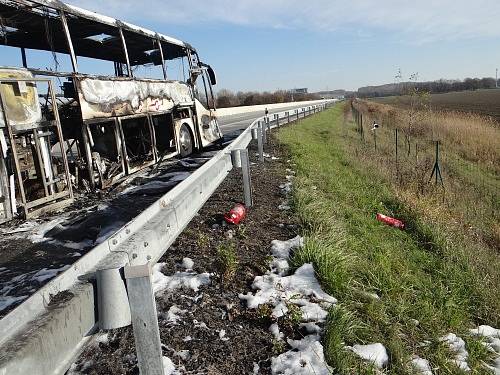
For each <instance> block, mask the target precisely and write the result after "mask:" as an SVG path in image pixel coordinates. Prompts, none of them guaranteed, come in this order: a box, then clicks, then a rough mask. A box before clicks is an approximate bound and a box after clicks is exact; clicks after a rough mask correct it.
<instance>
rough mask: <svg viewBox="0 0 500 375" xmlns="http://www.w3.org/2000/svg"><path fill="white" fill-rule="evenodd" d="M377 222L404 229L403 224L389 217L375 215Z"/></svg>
mask: <svg viewBox="0 0 500 375" xmlns="http://www.w3.org/2000/svg"><path fill="white" fill-rule="evenodd" d="M377 220H378V221H380V222H382V223H385V224H387V225H390V226H391V227H394V228H399V229H405V223H403V222H402V221H401V220H398V219H395V218H393V217H390V216H386V215H383V214H377Z"/></svg>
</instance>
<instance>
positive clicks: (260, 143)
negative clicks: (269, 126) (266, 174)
mask: <svg viewBox="0 0 500 375" xmlns="http://www.w3.org/2000/svg"><path fill="white" fill-rule="evenodd" d="M257 148H258V150H259V161H260V162H261V163H263V162H264V144H263V139H262V124H261V122H260V121H259V123H258V127H257Z"/></svg>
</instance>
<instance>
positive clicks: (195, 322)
mask: <svg viewBox="0 0 500 375" xmlns="http://www.w3.org/2000/svg"><path fill="white" fill-rule="evenodd" d="M193 324H194V328H204V329H208V327H207V325H206V324H205V322H199V321H197V320H196V319H193Z"/></svg>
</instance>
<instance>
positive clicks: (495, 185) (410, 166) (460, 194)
mask: <svg viewBox="0 0 500 375" xmlns="http://www.w3.org/2000/svg"><path fill="white" fill-rule="evenodd" d="M348 115H349V117H350V118H351V120H352V121H345V130H344V133H343V134H344V136H345V137H351V138H352V139H351V142H349V144H350V145H351V146H350V147H351V148H352V149H351V152H353V153H355V154H356V156H357V157H358V158H359V159H360V160H361V161H362V162H364V163H366V164H367V165H369V166H370V167H374V168H377V169H378V170H379V171H380V173H381V174H383V175H385V177H387V178H388V179H389V180H390V181H391V182H393V183H394V184H395V186H397V188H398V191H399V192H400V193H402V194H405V195H406V197H408V196H410V195H412V196H414V197H416V198H418V199H419V200H421V201H422V200H424V201H426V203H427V204H426V207H427V209H429V207H431V208H430V209H431V210H432V207H435V209H436V210H438V211H439V210H442V209H443V208H447V211H448V212H447V213H446V214H447V215H449V216H450V220H455V221H457V220H458V221H459V222H461V223H463V225H465V226H467V227H468V229H472V230H474V231H475V232H476V233H478V236H480V237H481V239H483V240H485V241H486V242H488V243H490V244H492V245H493V246H498V244H499V225H498V217H499V206H500V203H499V191H500V178H499V165H498V163H497V161H498V150H495V149H494V148H493V149H492V150H490V151H489V152H488V153H486V152H484V149H481V147H477V150H476V149H472V148H471V147H469V148H467V147H466V146H467V144H472V145H473V144H474V143H473V142H470V140H467V139H465V138H464V137H466V136H467V134H465V132H464V135H463V137H462V138H460V136H459V137H458V138H457V137H456V136H455V133H456V132H454V133H453V134H452V133H451V131H447V130H446V129H444V127H443V129H440V128H439V124H438V125H436V126H435V129H431V128H429V127H427V128H424V127H423V126H417V122H418V119H416V118H415V117H417V116H418V114H415V116H414V118H413V119H412V118H411V114H408V113H406V114H405V116H407V117H406V118H402V116H401V112H398V111H397V110H388V111H379V110H376V108H374V107H371V106H369V105H366V104H365V103H363V102H359V101H354V102H351V104H350V113H349V114H348ZM412 120H413V121H414V124H413V125H414V126H413V127H412V126H411V121H412ZM428 123H429V122H428ZM428 123H427V124H428ZM409 124H410V125H409ZM427 126H428V125H427ZM497 132H498V128H497V129H496V132H493V133H492V134H493V136H496V137H497V138H496V140H495V142H498V140H499V139H498V133H497ZM467 141H469V142H467ZM494 144H495V143H494V142H493V145H494ZM429 214H431V215H433V214H435V213H433V212H429ZM440 214H441V215H442V214H443V213H440Z"/></svg>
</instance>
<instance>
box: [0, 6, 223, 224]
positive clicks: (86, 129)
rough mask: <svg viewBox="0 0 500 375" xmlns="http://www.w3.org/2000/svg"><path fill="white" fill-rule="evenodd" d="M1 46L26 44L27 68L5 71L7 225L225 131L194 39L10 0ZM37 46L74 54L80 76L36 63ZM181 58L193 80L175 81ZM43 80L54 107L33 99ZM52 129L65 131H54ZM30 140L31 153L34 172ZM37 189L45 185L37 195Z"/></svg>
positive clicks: (0, 17) (1, 169) (0, 113)
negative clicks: (31, 54)
mask: <svg viewBox="0 0 500 375" xmlns="http://www.w3.org/2000/svg"><path fill="white" fill-rule="evenodd" d="M2 39H3V40H2ZM2 42H3V43H2ZM1 44H3V45H6V46H9V47H18V48H20V49H21V58H22V65H23V67H22V68H0V119H1V120H0V133H2V134H0V141H2V142H0V148H1V155H0V156H2V160H1V161H0V194H1V196H2V198H3V211H1V212H0V222H1V221H6V220H9V219H10V218H12V217H13V216H14V214H15V213H16V211H17V209H18V208H20V209H21V212H20V214H21V215H22V216H24V217H25V218H26V217H29V216H32V215H36V214H38V213H40V212H45V211H47V210H49V209H52V208H54V207H61V206H63V205H64V204H67V203H70V202H71V201H72V199H73V186H72V185H74V186H75V188H77V189H81V188H87V189H96V188H106V187H108V186H110V185H111V184H113V183H114V182H116V181H117V180H119V179H121V178H123V177H124V176H126V175H129V174H131V173H134V172H135V171H137V170H140V169H142V168H145V167H146V166H149V165H152V164H154V163H157V162H158V161H160V160H161V159H163V158H166V157H171V156H175V155H181V156H186V155H188V154H189V153H191V152H192V151H193V150H195V149H198V150H199V149H202V148H203V147H206V146H208V145H211V144H213V143H215V142H217V141H218V140H220V139H221V137H222V135H221V132H220V130H219V127H218V123H217V117H216V112H215V111H216V108H215V105H214V103H215V100H214V94H213V88H212V86H213V85H215V84H216V77H215V73H214V71H213V70H212V68H211V67H210V66H209V65H206V64H204V63H202V62H201V61H200V59H199V56H198V53H197V52H196V50H195V49H194V48H193V47H192V46H190V45H189V44H187V43H185V42H182V41H180V40H177V39H174V38H171V37H168V36H165V35H162V34H158V33H155V32H152V31H149V30H147V29H143V28H141V27H138V26H134V25H132V24H129V23H126V22H122V21H119V20H117V19H114V18H111V17H106V16H101V15H98V14H96V13H93V12H89V11H86V10H83V9H80V8H77V7H74V6H70V5H67V4H64V3H62V2H60V1H57V0H16V1H14V0H0V45H1ZM27 49H29V50H43V51H49V52H52V53H53V54H54V56H55V54H56V53H62V54H66V55H69V57H70V61H71V67H72V72H54V71H48V70H40V69H34V68H29V67H28V63H29V61H28V59H27V54H26V50H27ZM80 57H85V58H92V59H98V60H101V61H110V62H112V63H113V66H114V75H112V76H98V75H89V74H83V73H81V72H80V71H79V66H78V63H79V58H80ZM176 58H182V59H184V58H185V59H186V60H187V64H188V68H189V78H188V79H187V80H186V81H185V82H184V81H176V80H169V79H168V72H167V64H166V61H169V60H173V59H176ZM0 63H1V62H0ZM141 65H155V66H161V78H139V77H136V76H135V74H134V68H135V67H137V66H141ZM40 77H45V78H40ZM61 79H67V81H66V82H63V84H62V86H61V93H60V94H57V93H56V92H55V87H54V86H55V85H54V81H55V80H61ZM26 85H29V86H30V88H29V90H30V91H29V92H28V93H27V92H26V88H25V86H26ZM42 86H43V87H45V86H46V87H47V94H46V95H45V96H43V95H40V97H42V98H45V101H46V103H45V105H41V104H39V108H36V104H35V103H33V101H32V100H31V97H32V96H33V95H36V96H37V97H38V93H37V88H38V89H40V88H41V87H42ZM202 101H203V103H202ZM16 111H18V112H19V111H20V113H21V115H19V113H18V112H16ZM23 111H24V112H23ZM34 112H37V113H38V112H40V115H39V116H35V117H36V118H33V113H34ZM16 115H17V117H16ZM19 116H21V119H20V118H19ZM30 116H31V117H30ZM16 121H17V122H21V123H22V126H19V124H17V123H16ZM27 123H30V124H29V125H26V124H27ZM48 125H50V126H51V128H53V129H55V132H53V133H50V134H49V133H48V132H47V131H45V130H44V129H45V128H44V126H45V127H47V126H48ZM39 136H42V137H45V138H43V139H44V140H45V141H43V142H42V143H40V140H39ZM18 138H19V139H18ZM20 143H21V144H22V145H23V146H24V149H23V150H25V151H26V153H27V155H29V157H28V159H29V162H28V163H27V166H26V167H25V168H24V169H23V168H21V167H20V165H19V158H20V155H19V152H18V148H16V145H17V144H20ZM56 149H57V150H59V151H57V152H56V151H55V150H56ZM44 155H45V156H44ZM49 159H50V160H49ZM48 163H49V164H50V163H52V164H53V165H50V166H47V164H48ZM55 164H57V165H55ZM51 170H52V171H53V172H52V173H51V172H50V171H51ZM45 172H48V173H49V174H50V176H48V175H47V173H45ZM13 176H15V178H14V179H13V178H12V177H13ZM14 185H15V186H14ZM27 185H30V186H31V190H30V191H32V190H33V191H35V192H34V193H33V192H32V193H31V195H32V196H30V197H27V194H26V192H25V190H26V187H27ZM41 192H42V193H43V194H42V193H41ZM28 195H29V194H28ZM16 202H20V203H16ZM0 208H1V207H0ZM33 208H36V210H34V209H33Z"/></svg>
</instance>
